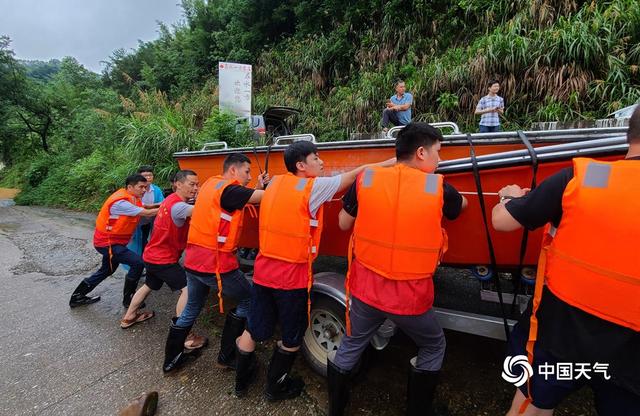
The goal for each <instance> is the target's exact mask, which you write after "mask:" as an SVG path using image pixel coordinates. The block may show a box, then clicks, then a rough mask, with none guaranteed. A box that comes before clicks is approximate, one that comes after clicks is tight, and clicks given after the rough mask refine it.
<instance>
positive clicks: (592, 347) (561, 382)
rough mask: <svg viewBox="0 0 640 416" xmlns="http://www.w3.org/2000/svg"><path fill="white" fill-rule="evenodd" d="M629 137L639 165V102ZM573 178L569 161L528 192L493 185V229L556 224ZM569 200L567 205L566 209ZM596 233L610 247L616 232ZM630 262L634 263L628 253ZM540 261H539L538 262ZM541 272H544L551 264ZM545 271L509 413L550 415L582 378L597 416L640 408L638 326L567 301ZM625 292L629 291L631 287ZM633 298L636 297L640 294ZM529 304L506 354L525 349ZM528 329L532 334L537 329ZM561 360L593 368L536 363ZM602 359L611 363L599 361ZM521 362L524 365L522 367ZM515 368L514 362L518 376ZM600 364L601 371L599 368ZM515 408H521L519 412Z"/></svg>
mask: <svg viewBox="0 0 640 416" xmlns="http://www.w3.org/2000/svg"><path fill="white" fill-rule="evenodd" d="M627 139H628V142H629V150H628V153H627V155H626V159H627V160H638V161H637V162H632V163H634V164H636V163H637V164H640V107H639V108H638V109H636V111H635V112H634V114H633V116H632V117H631V119H630V122H629V131H628V133H627ZM630 166H633V165H630ZM587 174H588V172H587ZM573 178H574V168H573V167H571V168H566V169H563V170H562V171H560V172H558V173H556V174H555V175H553V176H551V177H549V178H547V179H546V180H545V181H543V182H542V183H541V184H540V185H539V186H538V187H537V188H536V189H534V190H533V191H531V192H529V193H526V190H523V189H521V188H520V187H519V186H518V185H509V186H505V187H504V188H502V189H501V190H500V191H499V192H498V195H499V196H500V203H498V204H497V205H496V206H495V207H494V209H493V214H492V221H493V226H494V228H495V229H496V230H498V231H513V230H517V229H519V228H521V227H526V228H527V229H529V230H534V229H536V228H539V227H542V226H544V225H545V224H547V223H550V224H551V225H553V227H555V228H558V227H559V226H560V224H561V222H562V217H563V201H564V202H565V203H567V198H568V196H567V195H566V194H565V189H566V188H567V185H569V184H570V183H571V181H572V180H573ZM585 178H586V177H585ZM629 179H630V180H631V178H629ZM584 182H586V179H585V180H584ZM576 186H578V185H575V184H573V183H572V188H571V189H574V188H575V187H576ZM582 186H583V187H586V185H582ZM637 191H640V189H637ZM576 192H577V191H576ZM574 193H575V192H574ZM629 198H637V195H635V196H634V195H629ZM625 203H626V202H625V201H623V200H612V201H610V204H611V205H610V206H611V207H613V208H612V211H617V210H616V209H615V206H616V205H617V204H625ZM566 207H567V205H565V210H566V209H567V208H566ZM588 208H589V207H585V208H583V209H588ZM571 209H573V210H574V211H573V212H575V211H576V208H573V207H572V208H571ZM611 214H612V213H608V212H598V215H603V216H606V215H608V217H609V218H613V217H614V215H615V213H613V214H614V215H611ZM574 215H575V214H574ZM612 221H615V220H613V219H612ZM632 227H633V228H638V227H637V226H635V225H632V224H629V229H631V228H632ZM565 229H567V228H565ZM562 232H563V230H562V229H560V230H558V233H557V234H556V236H557V235H560V233H562ZM593 237H594V240H595V239H598V240H601V241H602V240H608V241H610V242H611V249H612V250H614V249H615V247H614V246H615V242H616V240H617V238H619V236H617V235H614V234H611V233H607V230H606V229H605V230H595V229H594V235H593ZM627 261H629V262H633V261H636V262H637V260H636V259H631V258H630V259H627ZM547 264H548V263H547ZM539 267H542V266H541V265H540V264H539ZM546 271H549V268H548V267H547V269H546ZM602 273H606V271H605V272H602ZM544 276H545V285H544V286H542V285H541V283H542V282H539V284H540V287H541V290H542V293H541V294H538V293H537V295H539V296H540V303H539V306H538V307H537V311H536V312H535V317H536V318H537V339H536V338H533V339H532V340H535V344H534V347H533V365H532V367H533V376H532V377H531V378H530V379H529V380H528V382H527V383H525V384H523V385H522V386H520V387H519V389H518V390H516V394H515V397H514V399H513V403H512V407H511V410H510V411H509V413H508V416H511V415H517V414H526V415H551V414H552V413H553V409H554V408H555V407H556V406H557V405H558V404H559V403H560V402H561V401H562V400H563V399H564V398H565V397H566V396H568V395H569V394H570V393H572V392H573V391H576V390H578V389H579V388H581V387H582V386H584V385H585V384H586V385H589V386H590V387H591V388H592V389H593V390H594V393H595V402H596V408H597V411H598V414H599V415H601V416H602V415H612V416H613V415H615V416H624V415H629V416H631V415H640V332H638V331H635V330H633V329H632V328H630V327H626V326H623V325H618V324H616V323H614V322H611V321H610V320H605V319H603V318H601V317H599V316H596V315H594V314H592V313H588V312H586V311H585V310H583V309H581V308H578V307H576V306H572V305H570V304H569V303H567V302H566V301H564V300H562V299H560V298H559V297H558V296H557V295H556V294H554V293H553V292H552V291H551V290H550V289H549V283H548V282H547V281H546V280H547V279H548V276H549V275H548V274H546V273H545V275H544ZM572 277H573V276H572ZM580 278H581V276H579V275H577V276H575V282H572V284H573V285H576V286H577V285H582V284H584V281H581V280H580ZM602 280H603V281H602V290H603V291H606V290H607V287H606V286H605V285H606V280H605V279H602ZM629 296H634V294H633V293H629ZM637 301H638V302H640V300H638V299H637ZM639 307H640V306H639ZM532 309H533V307H532V305H531V304H530V305H529V307H528V309H527V311H526V312H525V313H524V315H523V316H522V318H521V320H520V322H519V323H518V324H517V325H516V326H515V328H514V330H513V333H512V335H511V338H510V340H509V345H508V355H509V356H516V355H525V356H526V355H527V351H526V344H527V340H528V339H529V337H530V333H529V332H530V320H531V315H532ZM532 332H533V333H535V328H534V331H532ZM566 363H569V364H571V365H574V364H575V365H576V366H577V367H576V368H578V366H579V367H580V368H584V364H588V365H590V366H591V370H592V371H591V372H589V373H588V374H587V376H588V377H589V378H588V377H587V376H584V374H583V376H582V377H577V375H576V374H575V373H574V374H573V376H574V377H572V378H571V379H566V378H565V377H561V376H559V375H558V374H557V373H552V374H550V375H549V374H547V375H543V374H538V373H539V371H538V369H539V368H540V367H539V366H540V365H544V364H548V365H550V366H554V367H555V368H556V369H557V368H559V364H566ZM596 364H600V367H599V370H600V371H595V368H596ZM603 364H604V365H608V367H603V366H602V365H603ZM547 368H549V367H547ZM518 369H519V370H522V368H521V367H519V368H518ZM518 369H514V372H515V373H516V376H517V375H518V374H517V372H518ZM603 369H604V370H606V371H602V370H603ZM529 403H530V404H529ZM520 411H524V413H518V412H520Z"/></svg>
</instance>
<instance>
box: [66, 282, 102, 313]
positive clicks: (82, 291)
mask: <svg viewBox="0 0 640 416" xmlns="http://www.w3.org/2000/svg"><path fill="white" fill-rule="evenodd" d="M94 287H95V286H91V285H89V284H87V283H85V282H84V280H83V281H82V282H80V284H79V285H78V287H77V288H76V290H75V291H74V292H73V294H72V295H71V299H69V306H70V307H72V308H75V307H78V306H82V305H90V304H92V303H96V302H97V301H99V300H100V296H86V295H87V293H89V292H91V291H92V290H93V288H94Z"/></svg>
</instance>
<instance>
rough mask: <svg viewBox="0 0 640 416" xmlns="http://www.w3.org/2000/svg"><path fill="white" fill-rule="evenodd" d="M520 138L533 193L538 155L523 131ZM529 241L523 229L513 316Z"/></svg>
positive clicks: (526, 231) (512, 305)
mask: <svg viewBox="0 0 640 416" xmlns="http://www.w3.org/2000/svg"><path fill="white" fill-rule="evenodd" d="M517 134H518V138H520V140H521V141H522V143H523V144H524V146H525V147H526V148H527V151H528V152H529V156H530V157H531V170H532V178H531V187H530V189H531V190H532V191H533V190H534V189H535V187H536V175H537V173H538V155H537V154H536V151H535V150H534V148H533V146H532V145H531V142H530V141H529V139H528V138H527V136H526V135H525V134H524V132H523V131H522V130H518V131H517ZM528 241H529V230H527V229H526V228H523V229H522V240H521V242H520V260H519V263H518V276H517V277H516V278H515V279H514V280H515V282H514V291H513V301H512V302H511V314H513V312H514V311H515V307H516V300H517V299H518V294H519V293H520V289H521V286H522V285H521V282H520V276H522V270H523V268H524V265H523V264H524V256H525V254H526V253H527V242H528Z"/></svg>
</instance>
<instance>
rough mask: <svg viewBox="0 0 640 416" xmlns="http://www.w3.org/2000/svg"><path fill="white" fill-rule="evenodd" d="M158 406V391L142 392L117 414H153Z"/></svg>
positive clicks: (145, 415)
mask: <svg viewBox="0 0 640 416" xmlns="http://www.w3.org/2000/svg"><path fill="white" fill-rule="evenodd" d="M157 407H158V392H157V391H152V392H151V393H143V394H142V395H140V397H138V398H137V399H135V400H134V401H132V402H131V403H129V405H128V406H127V407H125V408H124V409H122V410H121V411H120V412H119V413H118V416H153V415H155V414H156V409H157Z"/></svg>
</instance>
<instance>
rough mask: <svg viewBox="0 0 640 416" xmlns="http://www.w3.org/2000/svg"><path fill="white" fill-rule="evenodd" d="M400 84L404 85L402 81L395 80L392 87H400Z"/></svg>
mask: <svg viewBox="0 0 640 416" xmlns="http://www.w3.org/2000/svg"><path fill="white" fill-rule="evenodd" d="M400 84H404V80H401V79H397V80H396V82H394V83H393V86H394V87H397V86H398V85H400Z"/></svg>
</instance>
